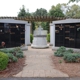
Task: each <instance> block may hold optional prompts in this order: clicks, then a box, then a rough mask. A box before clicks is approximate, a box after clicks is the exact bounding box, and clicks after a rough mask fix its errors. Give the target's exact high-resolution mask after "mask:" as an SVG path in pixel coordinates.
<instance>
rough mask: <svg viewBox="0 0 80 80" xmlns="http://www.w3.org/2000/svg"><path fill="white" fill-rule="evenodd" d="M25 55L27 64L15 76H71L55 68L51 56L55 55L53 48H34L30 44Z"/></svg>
mask: <svg viewBox="0 0 80 80" xmlns="http://www.w3.org/2000/svg"><path fill="white" fill-rule="evenodd" d="M24 55H25V56H26V59H25V66H24V68H23V70H22V71H21V72H19V73H18V74H16V75H13V76H14V77H69V76H68V75H67V74H66V73H63V72H61V71H59V70H56V69H55V67H54V65H53V64H52V60H51V58H50V56H51V55H53V51H52V49H51V48H47V49H33V48H31V47H30V46H29V47H28V50H27V51H24ZM19 66H20V65H19Z"/></svg>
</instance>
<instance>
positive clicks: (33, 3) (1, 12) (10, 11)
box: [0, 0, 80, 17]
mask: <svg viewBox="0 0 80 80" xmlns="http://www.w3.org/2000/svg"><path fill="white" fill-rule="evenodd" d="M68 1H69V0H1V1H0V16H9V17H10V16H11V17H16V16H17V15H18V13H19V11H20V10H19V9H20V8H21V7H22V5H24V6H25V9H26V10H27V9H29V12H35V11H36V9H37V8H44V9H46V10H47V11H49V10H50V9H51V6H52V5H56V4H58V3H68ZM72 4H74V3H71V5H72ZM78 4H80V2H79V3H78Z"/></svg>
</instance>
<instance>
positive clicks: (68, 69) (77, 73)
mask: <svg viewBox="0 0 80 80" xmlns="http://www.w3.org/2000/svg"><path fill="white" fill-rule="evenodd" d="M51 59H52V61H53V64H54V66H55V68H56V69H58V70H60V71H62V72H64V73H67V74H68V75H69V77H80V63H65V62H64V60H63V57H56V56H51Z"/></svg>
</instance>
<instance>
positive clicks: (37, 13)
mask: <svg viewBox="0 0 80 80" xmlns="http://www.w3.org/2000/svg"><path fill="white" fill-rule="evenodd" d="M33 16H47V10H46V9H44V8H40V9H37V10H36V11H35V12H34V13H33Z"/></svg>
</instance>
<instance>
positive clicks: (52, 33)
mask: <svg viewBox="0 0 80 80" xmlns="http://www.w3.org/2000/svg"><path fill="white" fill-rule="evenodd" d="M50 45H51V46H52V45H54V46H55V25H54V24H53V23H50Z"/></svg>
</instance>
